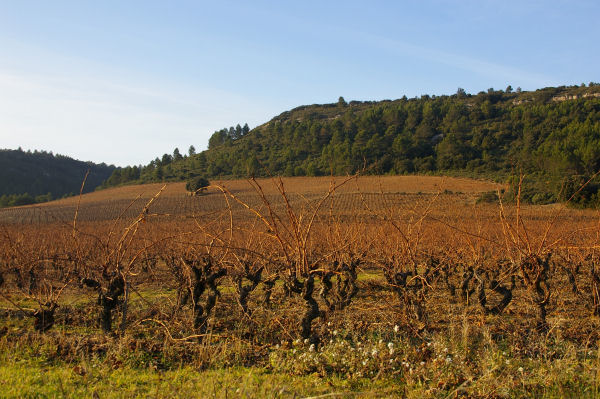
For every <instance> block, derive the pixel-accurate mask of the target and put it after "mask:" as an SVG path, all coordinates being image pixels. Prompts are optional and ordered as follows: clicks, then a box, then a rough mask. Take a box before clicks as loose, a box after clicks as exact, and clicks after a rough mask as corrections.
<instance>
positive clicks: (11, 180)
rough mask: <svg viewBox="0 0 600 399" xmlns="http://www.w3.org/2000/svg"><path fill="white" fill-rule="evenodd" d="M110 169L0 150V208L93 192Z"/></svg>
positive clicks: (45, 154)
mask: <svg viewBox="0 0 600 399" xmlns="http://www.w3.org/2000/svg"><path fill="white" fill-rule="evenodd" d="M114 169H115V167H114V166H108V165H106V164H94V163H92V162H82V161H78V160H75V159H72V158H69V157H66V156H63V155H54V154H52V153H48V152H45V151H41V152H40V151H35V152H30V151H27V152H25V151H22V150H20V149H19V150H0V196H1V197H0V206H12V205H23V204H27V203H33V202H44V201H47V200H50V199H52V198H60V197H62V196H64V195H67V194H70V193H79V190H80V188H81V183H82V181H83V178H84V177H85V174H86V172H87V171H88V170H89V171H90V173H89V176H88V178H87V181H86V185H85V188H84V191H85V192H90V191H93V190H94V189H95V188H96V187H98V186H99V185H100V184H101V183H102V182H103V181H104V180H106V179H107V178H108V177H109V176H110V175H111V174H112V173H113V171H114Z"/></svg>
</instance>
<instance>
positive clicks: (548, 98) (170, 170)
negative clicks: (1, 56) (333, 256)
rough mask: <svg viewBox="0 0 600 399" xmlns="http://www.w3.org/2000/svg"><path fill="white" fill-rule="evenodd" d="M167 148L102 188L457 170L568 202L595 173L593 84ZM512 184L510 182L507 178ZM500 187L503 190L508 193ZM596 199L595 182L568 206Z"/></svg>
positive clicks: (319, 115) (370, 109)
mask: <svg viewBox="0 0 600 399" xmlns="http://www.w3.org/2000/svg"><path fill="white" fill-rule="evenodd" d="M192 149H193V147H191V148H190V151H188V154H187V155H185V156H182V155H181V154H180V153H179V150H178V149H176V150H175V151H174V153H173V155H170V154H165V155H163V157H162V158H161V159H159V158H157V159H155V160H154V161H152V162H150V163H149V164H148V165H146V166H140V167H128V168H122V169H116V170H115V171H114V172H113V175H112V176H111V178H110V179H108V180H107V182H106V183H105V186H111V185H118V184H123V183H128V182H153V181H183V180H188V179H190V178H192V177H194V176H208V177H212V178H214V177H219V178H227V177H232V178H233V177H247V176H250V175H252V176H266V175H269V174H273V175H284V176H319V175H329V174H334V175H345V174H352V173H355V172H357V171H359V170H366V173H371V174H412V173H419V174H440V173H441V174H454V175H456V174H460V175H468V176H474V177H485V178H492V179H495V180H501V181H507V180H510V178H511V176H517V175H520V174H525V175H526V176H527V178H526V179H525V185H524V186H523V187H522V196H523V199H524V200H526V201H530V202H534V203H549V202H553V201H559V200H562V199H565V198H567V199H568V198H570V196H571V195H572V194H573V193H574V192H576V191H577V189H578V188H579V187H581V186H580V185H578V184H580V183H582V182H584V183H585V182H587V180H588V179H589V177H591V176H592V175H593V174H594V173H595V172H596V171H598V170H599V169H600V85H598V84H596V83H593V82H591V83H590V84H588V85H585V84H582V85H580V86H570V87H565V86H561V87H549V88H544V89H540V90H536V91H531V92H527V91H522V90H521V89H520V88H518V89H517V90H513V89H512V87H511V86H508V87H507V88H506V89H504V90H495V89H493V88H490V89H489V90H487V91H483V92H480V93H478V94H469V93H466V92H465V90H463V89H458V90H457V92H456V93H455V94H453V95H443V96H434V95H423V96H421V97H419V98H410V99H409V98H406V97H403V98H401V99H398V100H394V101H391V100H384V101H376V102H370V101H365V102H360V101H351V102H346V101H345V100H344V99H343V98H341V97H340V99H339V100H338V101H337V102H335V103H331V104H322V105H308V106H301V107H298V108H295V109H293V110H290V111H286V112H284V113H282V114H281V115H279V116H277V117H275V118H273V119H272V120H271V121H269V122H268V123H266V124H264V125H262V126H260V127H257V128H255V129H253V130H250V129H248V127H247V124H246V125H244V127H241V126H240V125H237V126H236V127H235V128H234V127H231V128H228V129H227V128H226V129H221V130H219V131H217V132H215V133H214V134H213V135H212V136H211V138H210V140H209V143H208V150H206V151H202V152H200V153H196V152H195V150H194V151H192ZM513 180H514V179H513ZM509 191H510V190H509ZM598 200H599V196H598V186H597V184H596V183H595V181H592V182H590V183H588V185H587V186H586V187H585V189H583V190H581V191H580V192H579V193H578V194H577V195H576V196H575V198H574V199H573V200H572V202H574V203H579V204H583V205H585V204H594V203H597V202H598Z"/></svg>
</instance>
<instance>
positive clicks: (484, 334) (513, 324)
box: [0, 176, 600, 398]
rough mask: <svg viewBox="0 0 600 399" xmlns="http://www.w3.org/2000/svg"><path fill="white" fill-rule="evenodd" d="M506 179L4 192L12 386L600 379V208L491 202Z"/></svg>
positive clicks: (65, 388) (154, 387)
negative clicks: (41, 195) (74, 193)
mask: <svg viewBox="0 0 600 399" xmlns="http://www.w3.org/2000/svg"><path fill="white" fill-rule="evenodd" d="M502 188H503V187H502V186H500V185H497V184H494V183H489V182H482V181H474V180H468V179H452V178H439V177H415V176H410V177H409V176H397V177H357V176H354V177H348V178H342V177H338V178H335V179H332V178H327V177H324V178H288V179H283V180H281V179H276V178H275V179H261V180H253V179H251V180H239V181H222V182H213V185H212V186H211V187H210V188H209V190H208V192H207V193H206V194H203V195H197V196H190V195H188V194H187V193H186V192H185V190H184V187H183V184H171V185H167V186H163V185H161V184H152V185H144V186H132V187H122V188H114V189H110V190H103V191H99V192H96V193H91V194H86V195H83V196H81V197H76V198H70V199H64V200H60V201H55V202H51V203H47V204H43V205H37V206H29V207H19V208H7V209H3V210H0V226H1V235H0V237H1V238H0V306H1V313H0V396H23V392H25V393H26V394H29V395H31V396H73V397H79V396H81V395H87V396H92V395H93V396H95V397H111V396H135V395H153V396H164V397H170V396H199V397H256V396H266V397H302V396H313V397H388V396H402V397H493V398H496V397H515V396H517V397H520V396H534V397H564V396H577V397H595V396H596V395H597V394H598V389H599V388H600V381H598V377H599V376H600V369H599V367H600V352H599V351H598V342H599V341H598V340H599V338H600V330H599V329H598V327H599V326H600V323H599V321H600V320H599V319H598V317H599V316H600V264H599V263H598V262H599V260H598V253H597V252H598V251H597V249H598V244H599V240H600V224H599V221H600V219H599V218H598V214H597V212H595V211H592V210H574V209H571V208H568V207H565V206H563V205H548V206H521V205H520V204H519V203H516V204H515V203H510V204H505V203H501V202H498V201H496V202H495V203H488V202H481V201H479V200H478V199H479V198H481V195H482V193H486V192H490V191H496V190H500V189H502ZM103 381H110V383H108V384H107V383H105V382H103ZM113 386H117V387H120V389H122V390H121V391H119V390H114V389H113ZM319 395H321V396H319ZM325 395H328V396H325Z"/></svg>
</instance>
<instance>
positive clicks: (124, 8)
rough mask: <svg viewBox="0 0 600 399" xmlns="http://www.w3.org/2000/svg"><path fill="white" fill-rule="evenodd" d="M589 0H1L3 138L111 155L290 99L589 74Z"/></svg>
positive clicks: (168, 145) (140, 160)
mask: <svg viewBox="0 0 600 399" xmlns="http://www.w3.org/2000/svg"><path fill="white" fill-rule="evenodd" d="M598 15H600V2H598V1H596V0H580V1H578V0H571V1H551V0H549V1H526V0H522V1H512V0H508V1H507V0H505V1H489V0H478V1H474V0H464V1H460V0H455V1H449V0H446V1H444V0H421V1H416V0H415V1H370V2H365V1H302V2H287V1H260V0H259V1H252V2H249V1H219V2H203V1H147V0H145V1H122V0H119V1H83V0H78V1H61V0H55V1H26V0H23V1H8V0H0V140H1V142H0V148H17V147H19V146H21V147H22V148H24V149H44V150H47V151H53V152H55V153H60V154H64V155H69V156H72V157H74V158H77V159H82V160H91V161H95V162H107V163H114V164H116V165H121V166H124V165H128V164H146V163H148V162H149V161H150V160H151V159H153V158H154V157H156V156H160V155H162V154H163V153H165V152H172V150H173V149H174V148H175V147H178V148H179V149H180V150H181V151H182V152H185V151H187V149H188V147H189V146H190V145H194V146H195V147H196V149H198V150H201V149H204V148H206V144H207V141H208V138H209V137H210V135H211V134H212V132H214V131H215V130H218V129H220V128H222V127H228V126H231V125H235V124H237V123H240V124H243V123H244V122H247V123H248V124H249V125H250V126H251V127H254V126H256V125H259V124H262V123H264V122H266V121H268V120H269V119H271V118H272V117H274V116H275V115H277V114H279V113H281V112H283V111H285V110H288V109H290V108H293V107H296V106H298V105H303V104H314V103H327V102H335V101H337V98H338V97H339V96H344V98H345V99H346V100H347V101H349V100H381V99H396V98H400V97H402V96H404V95H406V96H408V97H414V96H420V95H422V94H436V95H441V94H452V93H454V92H456V89H457V88H458V87H462V88H464V89H465V90H467V92H471V93H477V92H479V91H482V90H487V89H488V88H489V87H494V88H505V87H506V86H507V85H509V84H510V85H512V86H513V88H516V87H522V88H523V90H534V89H537V88H541V87H546V86H556V85H571V84H580V83H582V82H585V83H586V84H587V83H588V82H590V81H596V82H597V81H600V76H599V68H598V67H599V66H600V62H599V61H600V51H598V50H599V47H598V40H599V39H600V27H599V25H600V24H598V22H597V19H598Z"/></svg>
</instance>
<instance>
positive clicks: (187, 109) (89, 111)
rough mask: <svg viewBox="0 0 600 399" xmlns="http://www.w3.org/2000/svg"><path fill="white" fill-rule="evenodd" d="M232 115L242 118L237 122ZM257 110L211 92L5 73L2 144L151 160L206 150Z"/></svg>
mask: <svg viewBox="0 0 600 399" xmlns="http://www.w3.org/2000/svg"><path fill="white" fill-rule="evenodd" d="M232 110H236V111H237V114H238V115H240V118H243V119H240V120H239V121H232V120H231V115H232V114H233V113H234V112H232ZM257 113H260V105H259V104H255V103H252V102H251V101H249V100H246V99H244V98H242V97H239V96H237V95H234V94H231V93H226V92H222V91H218V90H212V89H200V90H197V91H192V90H182V89H180V88H173V87H170V88H163V87H156V86H148V87H144V86H133V85H126V84H123V83H121V82H118V81H114V82H113V81H110V80H108V79H91V78H89V77H66V76H44V75H39V74H23V73H15V72H7V71H0V140H1V144H0V146H2V147H8V148H16V147H18V146H22V147H23V148H30V149H34V148H35V149H46V150H53V151H55V152H59V153H63V154H66V155H70V156H74V157H78V158H83V159H86V160H93V161H105V162H109V163H116V164H120V165H124V164H131V163H147V162H148V161H149V160H150V159H152V158H153V157H155V156H157V155H160V154H162V153H163V152H165V151H169V150H172V149H173V148H175V147H179V148H180V149H181V150H183V151H184V150H185V149H187V146H189V145H191V144H193V145H194V146H196V147H197V148H202V147H204V146H205V145H206V143H207V141H208V138H209V136H210V134H211V133H212V131H214V130H215V129H217V128H221V127H223V126H226V125H227V124H233V123H237V122H242V121H248V122H252V121H251V120H249V118H250V117H251V116H252V115H256V114H257Z"/></svg>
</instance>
